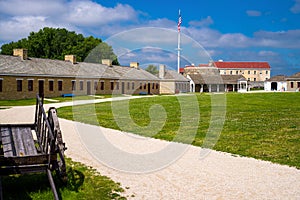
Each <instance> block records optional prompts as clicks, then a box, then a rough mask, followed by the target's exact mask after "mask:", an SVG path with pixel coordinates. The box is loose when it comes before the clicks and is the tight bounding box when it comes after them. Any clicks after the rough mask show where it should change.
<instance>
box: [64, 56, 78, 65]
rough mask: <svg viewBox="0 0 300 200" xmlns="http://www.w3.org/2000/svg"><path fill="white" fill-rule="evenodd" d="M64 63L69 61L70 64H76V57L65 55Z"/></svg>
mask: <svg viewBox="0 0 300 200" xmlns="http://www.w3.org/2000/svg"><path fill="white" fill-rule="evenodd" d="M65 61H69V62H71V63H72V64H75V63H76V56H75V55H65Z"/></svg>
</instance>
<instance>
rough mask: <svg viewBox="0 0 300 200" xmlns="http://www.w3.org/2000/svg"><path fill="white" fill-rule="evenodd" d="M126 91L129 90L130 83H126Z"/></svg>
mask: <svg viewBox="0 0 300 200" xmlns="http://www.w3.org/2000/svg"><path fill="white" fill-rule="evenodd" d="M127 90H130V82H128V83H127Z"/></svg>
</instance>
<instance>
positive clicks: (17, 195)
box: [2, 168, 85, 200]
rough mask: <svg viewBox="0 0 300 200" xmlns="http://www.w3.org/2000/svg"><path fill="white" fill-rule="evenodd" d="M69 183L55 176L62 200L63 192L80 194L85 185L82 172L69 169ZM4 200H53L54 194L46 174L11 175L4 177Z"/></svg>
mask: <svg viewBox="0 0 300 200" xmlns="http://www.w3.org/2000/svg"><path fill="white" fill-rule="evenodd" d="M67 174H68V182H67V183H63V182H62V181H61V180H60V179H59V177H57V176H56V175H53V179H54V182H55V186H56V190H57V192H58V196H59V198H60V199H62V194H61V191H64V190H68V192H71V191H73V192H78V191H79V188H80V187H81V186H82V185H83V183H84V179H85V176H84V174H83V173H82V172H80V171H78V170H76V169H73V168H68V171H67ZM2 192H3V199H9V200H10V199H11V200H15V199H22V200H30V199H53V198H54V196H53V193H52V190H51V186H50V183H49V180H48V177H47V174H46V173H36V174H24V175H11V176H5V177H2Z"/></svg>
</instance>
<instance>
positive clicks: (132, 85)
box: [131, 82, 134, 90]
mask: <svg viewBox="0 0 300 200" xmlns="http://www.w3.org/2000/svg"><path fill="white" fill-rule="evenodd" d="M131 89H132V90H134V82H132V83H131Z"/></svg>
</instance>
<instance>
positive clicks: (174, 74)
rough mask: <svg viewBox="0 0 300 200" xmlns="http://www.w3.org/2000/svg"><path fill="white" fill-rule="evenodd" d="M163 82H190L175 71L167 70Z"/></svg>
mask: <svg viewBox="0 0 300 200" xmlns="http://www.w3.org/2000/svg"><path fill="white" fill-rule="evenodd" d="M162 80H174V81H182V82H185V81H186V82H188V81H189V80H188V79H187V78H185V77H184V76H182V75H181V74H179V73H178V72H176V71H174V70H166V71H165V76H164V78H163V79H162Z"/></svg>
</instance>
